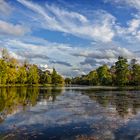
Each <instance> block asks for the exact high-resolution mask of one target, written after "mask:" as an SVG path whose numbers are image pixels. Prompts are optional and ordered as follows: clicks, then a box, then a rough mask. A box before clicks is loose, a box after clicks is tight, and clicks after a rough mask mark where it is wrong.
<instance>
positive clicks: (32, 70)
mask: <svg viewBox="0 0 140 140" xmlns="http://www.w3.org/2000/svg"><path fill="white" fill-rule="evenodd" d="M27 75H28V78H27V81H28V83H29V84H38V83H39V74H38V68H37V66H36V65H30V66H29V69H28V72H27Z"/></svg>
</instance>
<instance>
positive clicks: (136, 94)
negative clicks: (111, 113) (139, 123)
mask: <svg viewBox="0 0 140 140" xmlns="http://www.w3.org/2000/svg"><path fill="white" fill-rule="evenodd" d="M83 95H87V96H89V98H90V99H91V100H94V101H96V102H97V103H99V104H100V105H101V106H102V107H105V108H114V109H115V110H116V111H117V112H118V114H119V115H120V116H121V117H122V118H125V117H127V116H128V115H131V114H132V115H136V114H137V113H138V112H139V111H140V91H100V92H99V91H90V90H88V91H85V92H83Z"/></svg>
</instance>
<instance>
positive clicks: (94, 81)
mask: <svg viewBox="0 0 140 140" xmlns="http://www.w3.org/2000/svg"><path fill="white" fill-rule="evenodd" d="M87 79H88V83H89V85H98V84H99V79H98V74H97V71H96V70H94V71H91V72H90V73H89V74H88V75H87Z"/></svg>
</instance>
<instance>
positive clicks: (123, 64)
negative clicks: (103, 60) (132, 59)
mask: <svg viewBox="0 0 140 140" xmlns="http://www.w3.org/2000/svg"><path fill="white" fill-rule="evenodd" d="M128 66H129V65H128V63H127V59H125V58H123V57H119V58H118V61H117V62H116V63H115V68H116V72H115V74H116V83H117V85H119V86H124V85H126V84H127V83H128V82H129V74H130V73H129V70H128Z"/></svg>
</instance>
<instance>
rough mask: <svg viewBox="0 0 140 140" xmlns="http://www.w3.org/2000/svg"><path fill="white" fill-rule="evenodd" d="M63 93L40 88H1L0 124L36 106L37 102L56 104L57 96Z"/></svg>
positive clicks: (57, 90) (58, 90)
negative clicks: (11, 116) (9, 117)
mask: <svg viewBox="0 0 140 140" xmlns="http://www.w3.org/2000/svg"><path fill="white" fill-rule="evenodd" d="M61 92H62V89H56V88H46V89H43V90H42V89H39V87H34V88H32V87H18V88H17V87H8V88H5V87H3V88H0V123H2V122H3V121H4V120H5V119H6V118H7V117H8V116H10V115H13V114H16V113H17V112H19V111H21V110H26V108H29V107H32V106H35V105H36V104H37V102H41V101H42V100H44V101H45V102H47V101H48V100H49V101H52V102H54V101H55V99H56V96H58V95H59V94H60V93H61Z"/></svg>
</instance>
